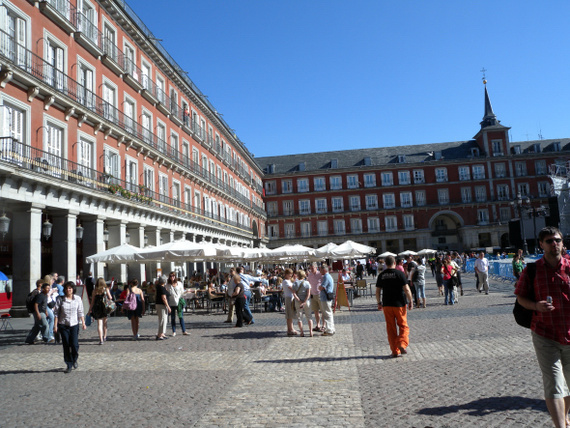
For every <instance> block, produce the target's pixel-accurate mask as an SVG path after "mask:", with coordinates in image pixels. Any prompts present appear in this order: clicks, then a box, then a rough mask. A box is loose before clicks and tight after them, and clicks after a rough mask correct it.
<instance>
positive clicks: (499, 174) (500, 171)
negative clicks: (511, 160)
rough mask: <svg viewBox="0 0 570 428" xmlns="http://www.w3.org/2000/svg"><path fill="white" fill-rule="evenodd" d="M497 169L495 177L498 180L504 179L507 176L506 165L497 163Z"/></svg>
mask: <svg viewBox="0 0 570 428" xmlns="http://www.w3.org/2000/svg"><path fill="white" fill-rule="evenodd" d="M494 168H495V177H496V178H504V177H506V176H507V169H506V166H505V164H504V163H502V162H501V163H496V164H495V165H494Z"/></svg>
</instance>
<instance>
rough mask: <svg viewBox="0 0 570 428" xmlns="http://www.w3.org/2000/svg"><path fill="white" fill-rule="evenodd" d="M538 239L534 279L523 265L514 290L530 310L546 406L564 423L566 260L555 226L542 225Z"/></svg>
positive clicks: (569, 324) (567, 404)
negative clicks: (541, 255) (537, 257)
mask: <svg viewBox="0 0 570 428" xmlns="http://www.w3.org/2000/svg"><path fill="white" fill-rule="evenodd" d="M538 240H539V243H540V247H541V248H542V249H543V251H544V256H543V257H542V258H541V259H539V260H537V261H536V273H535V279H534V283H533V284H531V283H530V278H529V276H528V272H527V271H528V266H527V268H525V269H524V270H523V272H522V275H521V277H520V278H519V280H518V282H517V285H516V289H515V294H516V295H517V300H518V302H519V303H520V304H521V305H522V306H524V307H525V308H526V309H529V310H533V311H534V314H533V316H532V324H531V326H530V329H531V330H532V342H533V345H534V350H535V352H536V357H537V360H538V365H539V366H540V370H541V371H542V382H543V385H544V396H545V399H546V407H548V411H549V412H550V416H551V417H552V420H553V421H554V425H555V426H556V427H566V426H569V425H570V419H569V418H568V411H569V410H570V391H569V390H568V385H569V384H570V316H568V314H569V313H570V260H568V259H566V258H564V257H562V247H563V242H562V234H561V233H560V230H558V229H557V228H555V227H545V228H544V229H542V230H541V231H540V233H539V234H538ZM531 287H533V288H534V298H531V296H532V294H531V292H530V288H531Z"/></svg>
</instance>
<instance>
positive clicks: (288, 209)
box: [283, 201, 294, 215]
mask: <svg viewBox="0 0 570 428" xmlns="http://www.w3.org/2000/svg"><path fill="white" fill-rule="evenodd" d="M293 214H294V208H293V201H283V215H293Z"/></svg>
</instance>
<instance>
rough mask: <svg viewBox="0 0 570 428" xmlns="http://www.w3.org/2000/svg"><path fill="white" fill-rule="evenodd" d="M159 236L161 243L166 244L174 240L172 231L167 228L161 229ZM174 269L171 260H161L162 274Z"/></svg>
mask: <svg viewBox="0 0 570 428" xmlns="http://www.w3.org/2000/svg"><path fill="white" fill-rule="evenodd" d="M160 237H161V238H162V243H163V244H167V243H168V242H172V241H174V232H173V231H172V230H169V229H163V230H162V232H161V234H160ZM173 270H174V263H173V262H162V274H163V275H168V274H169V273H170V272H172V271H173Z"/></svg>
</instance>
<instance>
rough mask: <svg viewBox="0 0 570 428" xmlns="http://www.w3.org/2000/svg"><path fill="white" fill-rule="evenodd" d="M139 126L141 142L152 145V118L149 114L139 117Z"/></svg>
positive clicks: (144, 113)
mask: <svg viewBox="0 0 570 428" xmlns="http://www.w3.org/2000/svg"><path fill="white" fill-rule="evenodd" d="M141 126H142V134H143V140H144V141H145V143H147V144H151V145H152V144H153V140H152V131H151V129H152V117H151V116H150V114H149V113H147V112H143V114H142V115H141Z"/></svg>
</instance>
